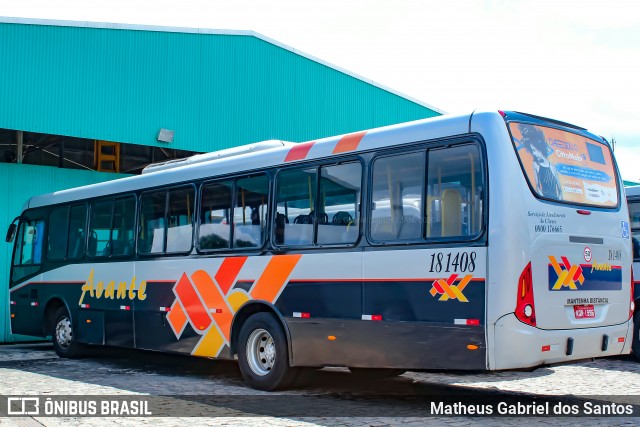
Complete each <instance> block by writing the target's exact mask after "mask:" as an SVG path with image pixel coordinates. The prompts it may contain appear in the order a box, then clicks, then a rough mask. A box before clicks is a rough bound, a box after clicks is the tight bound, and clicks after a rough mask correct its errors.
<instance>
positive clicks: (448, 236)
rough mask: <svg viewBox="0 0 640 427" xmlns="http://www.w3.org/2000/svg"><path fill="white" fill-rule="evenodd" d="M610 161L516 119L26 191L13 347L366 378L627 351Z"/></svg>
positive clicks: (249, 152) (395, 132) (427, 124)
mask: <svg viewBox="0 0 640 427" xmlns="http://www.w3.org/2000/svg"><path fill="white" fill-rule="evenodd" d="M620 183H621V180H620V176H619V173H618V171H617V167H616V164H615V160H614V157H613V155H612V152H611V149H610V147H609V145H608V143H606V141H604V140H603V139H601V138H599V137H597V136H595V135H593V134H591V133H589V132H587V131H586V130H585V129H582V128H579V127H576V126H573V125H570V124H567V123H563V122H559V121H556V120H550V119H546V118H542V117H537V116H533V115H528V114H522V113H516V112H499V111H493V112H491V111H488V112H474V113H473V114H468V115H456V116H442V117H438V118H433V119H428V120H422V121H415V122H410V123H405V124H400V125H395V126H389V127H384V128H378V129H372V130H368V131H363V132H357V133H352V134H348V135H342V136H336V137H331V138H325V139H322V140H318V141H310V142H305V143H299V144H294V143H284V142H279V141H272V142H264V143H259V144H257V145H252V146H247V147H240V148H236V149H231V150H226V151H223V152H218V153H213V154H206V155H200V156H195V157H192V158H189V159H186V160H184V161H181V162H173V163H168V164H161V165H152V166H150V167H148V168H147V170H146V171H145V173H143V174H142V175H140V176H135V177H130V178H124V179H120V180H117V181H112V182H107V183H102V184H96V185H91V186H86V187H80V188H75V189H71V190H66V191H60V192H56V193H53V194H47V195H42V196H36V197H32V198H31V199H29V201H28V202H27V203H26V206H25V208H24V210H23V212H22V213H20V215H19V217H18V218H16V221H15V222H14V224H12V225H11V226H10V228H9V232H8V235H7V240H8V241H11V240H13V239H14V236H15V247H14V252H13V261H12V265H11V279H10V283H9V287H10V296H11V306H10V307H11V327H12V331H13V332H14V333H19V334H26V335H40V336H48V335H51V336H52V337H53V344H54V347H55V349H56V351H57V352H58V354H59V355H61V356H67V357H75V356H78V355H80V354H81V353H82V350H83V348H84V347H85V346H87V345H108V346H122V347H133V348H140V349H148V350H156V351H163V352H175V353H187V354H192V355H194V356H202V357H209V358H223V359H232V358H235V357H237V358H238V361H239V364H240V368H241V371H242V375H243V377H244V378H245V380H246V381H247V383H248V384H249V385H251V386H252V387H255V388H258V389H264V390H272V389H276V388H282V387H285V386H286V385H287V384H289V383H290V381H292V379H293V378H294V377H295V374H296V371H297V369H298V368H299V367H325V366H345V367H349V368H350V369H351V370H352V371H354V372H358V373H360V374H361V373H364V374H368V375H379V376H384V375H386V376H389V375H397V374H399V373H401V372H403V371H405V370H420V369H456V370H460V369H467V370H500V369H513V368H529V367H535V366H539V365H543V364H548V363H555V362H564V361H570V360H575V359H583V358H589V357H596V356H608V355H618V354H623V353H629V351H630V348H631V336H632V320H631V318H632V314H633V300H632V298H631V295H632V279H631V265H632V254H631V245H630V229H629V214H628V211H627V204H626V203H625V202H624V197H623V193H622V186H621V185H620Z"/></svg>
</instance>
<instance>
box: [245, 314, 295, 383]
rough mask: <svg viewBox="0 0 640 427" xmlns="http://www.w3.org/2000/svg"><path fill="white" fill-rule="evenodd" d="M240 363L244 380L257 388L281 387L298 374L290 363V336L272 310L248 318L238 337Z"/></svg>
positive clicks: (290, 381)
mask: <svg viewBox="0 0 640 427" xmlns="http://www.w3.org/2000/svg"><path fill="white" fill-rule="evenodd" d="M237 348H238V363H239V365H240V372H241V373H242V377H243V378H244V380H245V382H246V383H247V384H248V385H249V386H250V387H252V388H255V389H257V390H265V391H272V390H281V389H284V388H286V387H288V386H289V385H290V384H291V383H292V382H293V380H295V377H296V375H297V373H298V369H297V368H292V367H291V366H289V351H288V346H287V337H286V335H285V332H284V329H283V328H282V325H281V324H280V322H279V321H278V319H277V318H276V317H275V316H274V315H272V314H270V313H256V314H254V315H253V316H251V317H249V318H248V319H247V321H246V322H245V324H244V325H242V329H241V330H240V335H239V337H238V346H237Z"/></svg>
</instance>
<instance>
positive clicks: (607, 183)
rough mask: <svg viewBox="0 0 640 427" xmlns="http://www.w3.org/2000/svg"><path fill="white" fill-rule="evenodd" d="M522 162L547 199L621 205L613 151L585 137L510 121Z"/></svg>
mask: <svg viewBox="0 0 640 427" xmlns="http://www.w3.org/2000/svg"><path fill="white" fill-rule="evenodd" d="M509 130H510V132H511V138H512V141H513V145H514V147H515V149H516V153H518V158H519V159H520V164H521V165H522V168H523V170H524V172H525V175H526V177H527V180H528V181H529V185H530V187H531V189H532V190H533V192H534V193H535V194H536V195H537V196H538V197H542V198H545V199H551V200H555V201H563V202H568V203H577V204H582V205H590V206H595V207H604V208H608V207H616V206H618V185H617V181H616V174H615V169H614V167H613V158H612V155H611V150H610V149H609V147H608V146H606V145H605V144H603V143H601V142H598V141H596V140H593V139H590V138H586V137H584V136H581V135H578V134H575V133H571V132H567V131H564V130H560V129H554V128H550V127H545V126H537V125H532V124H526V123H518V122H510V123H509Z"/></svg>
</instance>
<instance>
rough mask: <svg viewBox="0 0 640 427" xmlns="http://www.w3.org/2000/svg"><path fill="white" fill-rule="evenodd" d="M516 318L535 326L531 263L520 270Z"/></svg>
mask: <svg viewBox="0 0 640 427" xmlns="http://www.w3.org/2000/svg"><path fill="white" fill-rule="evenodd" d="M515 314H516V317H517V318H518V320H519V321H521V322H523V323H526V324H527V325H531V326H536V307H535V303H534V301H533V279H532V276H531V263H529V264H527V266H526V267H525V268H524V270H522V274H521V275H520V279H518V296H517V300H516V311H515Z"/></svg>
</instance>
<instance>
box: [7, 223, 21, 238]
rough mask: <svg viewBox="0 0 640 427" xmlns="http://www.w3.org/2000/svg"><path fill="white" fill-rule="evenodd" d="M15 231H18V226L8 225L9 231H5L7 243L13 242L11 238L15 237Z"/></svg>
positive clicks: (14, 224)
mask: <svg viewBox="0 0 640 427" xmlns="http://www.w3.org/2000/svg"><path fill="white" fill-rule="evenodd" d="M17 229H18V226H17V225H16V223H15V222H12V223H11V224H9V229H8V230H7V237H6V238H5V240H6V241H7V243H11V242H13V238H14V237H16V230H17Z"/></svg>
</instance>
